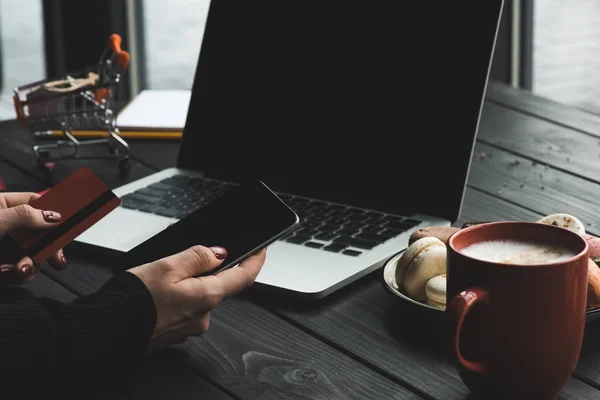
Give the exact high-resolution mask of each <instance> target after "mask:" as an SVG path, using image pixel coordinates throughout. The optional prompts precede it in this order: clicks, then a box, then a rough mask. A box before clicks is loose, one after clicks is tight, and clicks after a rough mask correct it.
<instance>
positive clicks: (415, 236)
mask: <svg viewBox="0 0 600 400" xmlns="http://www.w3.org/2000/svg"><path fill="white" fill-rule="evenodd" d="M459 230H460V228H457V227H454V226H428V227H425V228H421V229H419V230H416V231H414V232H413V233H412V235H410V238H409V239H408V244H409V245H411V244H413V243H414V242H416V241H417V240H419V239H422V238H424V237H435V238H438V239H440V240H441V241H442V242H444V243H445V244H448V239H450V236H452V235H453V234H454V233H456V232H458V231H459Z"/></svg>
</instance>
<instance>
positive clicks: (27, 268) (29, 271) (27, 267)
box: [21, 264, 33, 275]
mask: <svg viewBox="0 0 600 400" xmlns="http://www.w3.org/2000/svg"><path fill="white" fill-rule="evenodd" d="M21 273H22V274H23V275H31V274H32V273H33V267H32V266H31V265H29V264H26V265H23V266H22V267H21Z"/></svg>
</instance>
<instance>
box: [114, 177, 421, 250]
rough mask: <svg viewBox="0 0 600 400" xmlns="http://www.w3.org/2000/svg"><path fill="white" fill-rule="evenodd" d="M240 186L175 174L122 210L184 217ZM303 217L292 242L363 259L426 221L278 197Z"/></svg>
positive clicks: (128, 200) (130, 198)
mask: <svg viewBox="0 0 600 400" xmlns="http://www.w3.org/2000/svg"><path fill="white" fill-rule="evenodd" d="M233 186H235V185H234V184H231V183H227V182H221V181H215V180H211V179H207V178H202V177H189V176H186V175H174V176H171V177H169V178H166V179H163V180H161V181H159V182H157V183H153V184H151V185H149V186H147V187H145V188H142V189H138V190H136V191H134V192H132V193H129V194H127V195H125V196H123V197H122V198H121V200H122V202H123V203H122V205H121V206H122V207H124V208H128V209H132V210H139V211H142V212H147V213H151V214H157V215H162V216H165V217H171V218H177V219H181V218H183V217H185V216H186V215H188V214H190V213H192V212H193V211H195V210H197V209H198V208H201V207H202V206H204V205H205V204H206V203H208V202H210V201H212V200H214V199H215V198H217V197H218V196H220V195H221V194H223V193H225V192H227V191H228V190H229V189H231V188H232V187H233ZM277 194H278V196H279V197H280V198H281V199H282V200H283V201H285V202H286V203H287V204H288V205H289V206H290V207H291V208H292V209H293V210H294V211H295V212H296V213H297V214H298V216H299V217H300V224H299V226H298V228H297V229H295V230H294V231H293V232H292V233H290V234H289V235H288V236H286V237H285V238H283V239H281V240H284V241H286V242H288V243H292V244H296V245H300V246H305V247H310V248H313V249H322V250H324V251H329V252H333V253H341V254H345V255H348V256H354V257H356V256H360V255H361V254H363V253H364V252H366V251H369V250H371V249H373V248H374V247H376V246H378V245H380V244H382V243H384V242H386V241H388V240H391V239H392V238H394V237H396V236H398V235H399V234H401V233H403V232H406V231H407V230H409V229H411V228H414V227H415V226H417V225H419V224H420V223H421V221H419V220H416V219H411V218H406V217H402V216H398V215H391V214H386V213H382V212H378V211H369V210H364V209H360V208H356V207H350V206H344V205H340V204H333V203H328V202H325V201H320V200H313V199H308V198H304V197H299V196H294V195H289V194H285V193H277Z"/></svg>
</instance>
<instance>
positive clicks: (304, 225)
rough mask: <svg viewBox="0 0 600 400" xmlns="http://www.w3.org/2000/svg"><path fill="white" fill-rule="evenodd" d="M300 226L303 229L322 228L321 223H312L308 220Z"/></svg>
mask: <svg viewBox="0 0 600 400" xmlns="http://www.w3.org/2000/svg"><path fill="white" fill-rule="evenodd" d="M300 226H301V227H303V228H316V227H318V226H321V222H317V221H311V220H310V219H309V220H306V221H304V222H301V223H300Z"/></svg>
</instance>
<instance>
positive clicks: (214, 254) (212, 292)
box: [129, 246, 266, 352]
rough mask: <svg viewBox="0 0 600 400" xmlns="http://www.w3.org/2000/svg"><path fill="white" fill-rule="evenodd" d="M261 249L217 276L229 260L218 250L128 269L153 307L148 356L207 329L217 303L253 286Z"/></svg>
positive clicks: (196, 250) (187, 253) (196, 251)
mask: <svg viewBox="0 0 600 400" xmlns="http://www.w3.org/2000/svg"><path fill="white" fill-rule="evenodd" d="M265 256H266V250H264V249H263V250H261V251H260V252H258V253H257V254H256V255H253V256H251V257H249V258H247V259H246V260H245V261H243V262H242V263H241V264H240V265H239V266H238V267H235V268H231V269H227V270H225V271H222V272H219V273H218V274H216V275H209V276H204V277H199V278H196V277H195V276H196V275H199V274H201V273H203V272H208V271H212V270H213V269H215V268H216V267H218V266H219V265H221V263H222V262H223V260H224V259H225V258H226V257H227V252H226V250H225V249H223V248H221V247H211V248H206V247H203V246H194V247H192V248H189V249H187V250H185V251H182V252H181V253H177V254H174V255H172V256H169V257H165V258H163V259H160V260H157V261H154V262H151V263H148V264H144V265H142V266H139V267H135V268H133V269H130V270H129V272H131V273H132V274H135V275H136V276H137V277H138V278H140V279H141V280H142V282H144V284H145V285H146V287H147V288H148V290H149V291H150V293H151V294H152V298H153V299H154V305H155V307H156V321H157V322H156V328H155V330H154V334H153V335H152V339H151V342H150V347H149V351H150V352H152V351H154V350H158V349H160V348H162V347H165V346H167V345H170V344H177V343H183V342H184V341H185V340H186V339H187V338H188V337H189V336H199V335H201V334H203V333H205V332H206V331H207V330H208V326H209V322H210V311H211V310H212V309H213V308H214V307H215V306H217V305H218V304H219V303H220V302H221V301H223V300H225V299H226V298H228V297H231V296H234V295H236V294H237V293H239V292H241V291H242V290H244V289H245V288H247V287H249V286H250V285H252V283H253V282H254V280H255V279H256V277H257V276H258V273H259V272H260V270H261V268H262V266H263V264H264V262H265Z"/></svg>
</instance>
